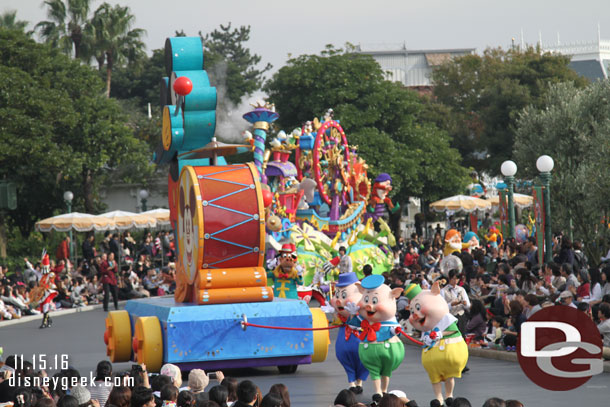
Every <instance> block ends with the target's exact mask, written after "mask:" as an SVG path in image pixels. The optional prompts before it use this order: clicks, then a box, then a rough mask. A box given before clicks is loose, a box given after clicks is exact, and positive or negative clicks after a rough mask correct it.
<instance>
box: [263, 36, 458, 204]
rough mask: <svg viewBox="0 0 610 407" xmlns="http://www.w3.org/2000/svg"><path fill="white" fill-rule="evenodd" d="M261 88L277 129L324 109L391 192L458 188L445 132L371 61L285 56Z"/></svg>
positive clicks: (331, 55)
mask: <svg viewBox="0 0 610 407" xmlns="http://www.w3.org/2000/svg"><path fill="white" fill-rule="evenodd" d="M264 90H265V91H266V92H267V93H268V95H269V99H270V100H271V101H272V102H274V103H275V105H276V108H277V110H278V112H279V113H280V118H279V120H278V124H279V126H281V127H284V128H288V129H292V128H293V127H294V126H300V125H301V124H302V123H303V122H305V121H307V120H312V118H313V117H315V116H321V115H322V114H323V113H324V112H325V111H326V110H327V109H328V108H330V107H332V108H333V109H334V112H335V117H336V118H337V119H339V120H340V121H341V126H342V127H343V128H344V129H345V131H346V132H347V134H348V142H349V143H350V144H354V145H358V146H359V153H360V154H361V155H362V157H363V158H364V159H365V160H366V161H367V164H369V167H370V172H371V175H373V176H375V175H377V174H378V173H380V172H388V173H390V174H391V175H392V183H393V186H394V192H393V194H394V197H395V198H396V199H398V200H399V201H401V202H403V203H404V202H406V201H407V199H408V197H409V196H422V195H424V194H425V195H426V198H427V199H435V198H437V197H440V196H442V195H444V194H453V193H455V192H458V191H460V190H461V189H462V187H463V186H464V185H465V178H466V173H467V171H466V169H464V168H462V167H461V166H460V164H459V161H460V156H459V154H458V153H457V151H456V150H454V149H452V148H450V146H449V138H448V136H447V134H446V133H445V132H443V131H441V130H439V129H438V127H436V125H435V124H434V123H432V122H430V121H428V120H427V119H426V118H425V116H424V113H425V109H424V105H423V103H422V101H421V100H420V99H419V97H418V95H417V94H416V93H415V92H412V91H410V90H407V89H404V88H402V87H401V86H400V85H399V84H397V83H392V82H389V81H386V80H384V75H383V71H382V69H381V68H380V67H379V65H378V64H377V62H375V60H374V59H373V58H372V57H370V56H368V55H363V54H354V53H349V52H344V51H343V50H340V49H335V48H334V47H332V46H327V48H326V50H324V51H323V52H322V53H321V55H302V56H299V57H296V58H293V59H290V60H289V61H288V63H287V65H286V66H284V67H282V68H280V70H279V71H278V72H277V73H275V74H274V75H273V77H272V78H271V80H270V81H269V82H267V84H266V85H265V87H264Z"/></svg>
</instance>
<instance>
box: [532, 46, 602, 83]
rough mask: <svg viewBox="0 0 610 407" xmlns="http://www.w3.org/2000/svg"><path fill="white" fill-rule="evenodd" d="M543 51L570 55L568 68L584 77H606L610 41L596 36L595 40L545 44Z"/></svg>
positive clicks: (592, 78) (598, 78)
mask: <svg viewBox="0 0 610 407" xmlns="http://www.w3.org/2000/svg"><path fill="white" fill-rule="evenodd" d="M542 50H543V51H544V52H551V53H558V54H562V55H570V56H571V57H572V60H571V62H570V68H572V69H573V70H574V71H576V73H578V74H579V75H581V76H584V77H585V78H587V79H589V80H591V81H596V80H603V79H608V73H609V72H610V41H608V40H602V39H600V38H598V40H597V41H595V42H582V43H572V44H558V45H545V46H543V47H542Z"/></svg>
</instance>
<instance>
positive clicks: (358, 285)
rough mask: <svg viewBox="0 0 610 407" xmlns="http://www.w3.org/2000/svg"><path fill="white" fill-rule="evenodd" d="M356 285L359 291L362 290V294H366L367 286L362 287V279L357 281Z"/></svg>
mask: <svg viewBox="0 0 610 407" xmlns="http://www.w3.org/2000/svg"><path fill="white" fill-rule="evenodd" d="M354 285H355V286H356V288H357V289H358V291H360V294H364V292H365V291H366V288H364V287H362V284H360V281H357V282H355V283H354Z"/></svg>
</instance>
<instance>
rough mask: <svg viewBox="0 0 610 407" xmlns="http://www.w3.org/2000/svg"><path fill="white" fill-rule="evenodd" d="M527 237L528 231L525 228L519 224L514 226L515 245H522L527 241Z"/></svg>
mask: <svg viewBox="0 0 610 407" xmlns="http://www.w3.org/2000/svg"><path fill="white" fill-rule="evenodd" d="M528 236H529V230H528V228H527V226H525V225H522V224H519V225H517V226H515V240H516V241H517V243H523V242H525V241H526V240H527V237H528Z"/></svg>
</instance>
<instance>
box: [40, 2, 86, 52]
mask: <svg viewBox="0 0 610 407" xmlns="http://www.w3.org/2000/svg"><path fill="white" fill-rule="evenodd" d="M91 2H92V1H91V0H45V1H44V3H43V4H44V5H46V7H47V17H48V18H49V20H47V21H41V22H39V23H38V24H36V27H35V29H37V30H39V33H40V36H41V37H42V39H43V40H44V41H45V42H47V43H50V44H51V45H52V46H54V47H59V48H60V49H61V50H63V51H64V52H65V53H66V54H68V55H74V58H76V59H78V58H81V49H82V46H83V36H84V33H83V31H84V28H85V24H86V23H87V19H88V18H89V11H90V8H91ZM72 53H74V54H72Z"/></svg>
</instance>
